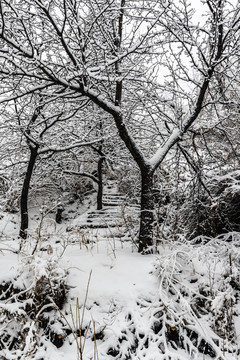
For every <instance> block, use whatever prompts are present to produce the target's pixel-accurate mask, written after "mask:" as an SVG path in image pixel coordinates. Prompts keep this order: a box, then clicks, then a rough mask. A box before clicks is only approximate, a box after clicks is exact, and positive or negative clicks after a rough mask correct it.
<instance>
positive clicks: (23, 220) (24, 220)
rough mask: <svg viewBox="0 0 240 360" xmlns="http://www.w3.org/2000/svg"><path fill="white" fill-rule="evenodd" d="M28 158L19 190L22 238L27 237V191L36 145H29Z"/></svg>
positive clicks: (35, 156) (35, 154) (34, 161)
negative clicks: (20, 190)
mask: <svg viewBox="0 0 240 360" xmlns="http://www.w3.org/2000/svg"><path fill="white" fill-rule="evenodd" d="M30 152H31V153H30V158H29V162H28V167H27V171H26V174H25V178H24V181H23V187H22V192H21V199H20V216H21V225H20V232H19V236H20V237H21V238H22V239H26V238H27V229H28V193H29V187H30V182H31V177H32V173H33V169H34V165H35V163H36V159H37V156H38V147H37V146H36V147H31V148H30Z"/></svg>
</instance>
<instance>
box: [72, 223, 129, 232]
mask: <svg viewBox="0 0 240 360" xmlns="http://www.w3.org/2000/svg"><path fill="white" fill-rule="evenodd" d="M122 226H123V225H122V224H116V223H101V224H99V223H86V224H80V225H74V226H68V227H67V229H66V232H72V231H76V230H81V229H109V228H120V227H122Z"/></svg>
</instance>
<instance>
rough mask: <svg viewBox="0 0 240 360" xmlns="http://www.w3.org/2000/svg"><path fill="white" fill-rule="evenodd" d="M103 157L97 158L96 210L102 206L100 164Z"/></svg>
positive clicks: (101, 164)
mask: <svg viewBox="0 0 240 360" xmlns="http://www.w3.org/2000/svg"><path fill="white" fill-rule="evenodd" d="M103 161H104V157H103V156H101V157H100V158H99V160H98V192H97V210H101V209H102V207H103V204H102V196H103V181H102V166H103Z"/></svg>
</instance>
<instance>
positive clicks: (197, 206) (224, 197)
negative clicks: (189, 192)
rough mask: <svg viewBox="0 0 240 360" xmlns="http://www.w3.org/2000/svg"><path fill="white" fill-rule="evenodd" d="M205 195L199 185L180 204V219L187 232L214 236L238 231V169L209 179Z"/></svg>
mask: <svg viewBox="0 0 240 360" xmlns="http://www.w3.org/2000/svg"><path fill="white" fill-rule="evenodd" d="M208 189H209V193H210V194H211V196H209V194H207V193H206V191H205V190H204V189H203V188H201V189H199V191H198V192H196V191H195V190H194V192H193V193H194V195H193V196H192V197H190V196H189V198H188V199H187V200H186V201H185V202H184V204H183V205H182V206H181V216H180V219H181V222H182V223H183V224H184V226H185V229H186V231H187V233H188V235H189V236H190V237H191V238H194V237H196V236H199V235H204V236H217V235H219V234H224V233H227V232H229V231H230V232H231V231H240V207H239V204H240V172H239V171H234V172H231V173H228V174H226V175H224V176H216V177H214V178H212V179H210V181H209V184H208Z"/></svg>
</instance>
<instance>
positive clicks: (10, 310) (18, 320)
mask: <svg viewBox="0 0 240 360" xmlns="http://www.w3.org/2000/svg"><path fill="white" fill-rule="evenodd" d="M0 289H1V292H0V293H1V295H0V325H1V326H0V357H1V359H6V360H7V359H19V358H21V359H25V358H27V357H28V358H31V356H33V354H34V353H35V351H36V348H37V347H38V346H39V345H40V341H41V336H43V337H44V336H48V337H50V338H51V340H52V341H54V340H55V336H56V335H57V334H55V331H54V329H51V327H52V326H53V325H54V323H55V322H57V319H55V313H56V312H55V311H54V310H53V305H52V303H53V302H54V303H55V304H57V306H58V307H59V308H62V306H63V304H64V302H65V299H66V294H67V290H66V272H65V271H64V270H63V269H62V268H60V267H59V265H58V259H57V258H55V257H54V256H49V257H45V258H44V257H43V256H42V257H40V256H37V255H36V256H29V257H25V258H23V259H22V261H21V263H20V264H19V265H18V266H17V267H16V268H15V269H14V270H13V271H12V276H11V277H8V278H6V279H5V280H4V278H3V277H2V279H1V284H0ZM59 318H60V316H59ZM52 320H54V321H52Z"/></svg>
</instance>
